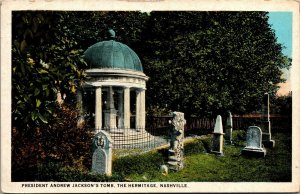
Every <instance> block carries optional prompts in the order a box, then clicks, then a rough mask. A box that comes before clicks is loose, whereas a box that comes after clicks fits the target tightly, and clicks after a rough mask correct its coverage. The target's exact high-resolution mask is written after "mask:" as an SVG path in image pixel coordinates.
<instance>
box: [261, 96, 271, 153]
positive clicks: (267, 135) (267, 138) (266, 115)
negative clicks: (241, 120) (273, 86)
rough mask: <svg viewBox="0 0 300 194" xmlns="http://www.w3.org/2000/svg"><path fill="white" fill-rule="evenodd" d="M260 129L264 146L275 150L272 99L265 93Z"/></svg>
mask: <svg viewBox="0 0 300 194" xmlns="http://www.w3.org/2000/svg"><path fill="white" fill-rule="evenodd" d="M260 128H261V130H262V143H263V144H264V146H265V147H268V148H274V147H275V141H274V140H272V139H271V122H270V99H269V94H268V93H265V94H264V97H263V103H262V113H261V124H260Z"/></svg>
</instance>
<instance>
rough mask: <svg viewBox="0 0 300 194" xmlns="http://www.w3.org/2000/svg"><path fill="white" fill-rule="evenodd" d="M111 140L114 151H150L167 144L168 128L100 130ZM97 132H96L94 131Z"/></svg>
mask: <svg viewBox="0 0 300 194" xmlns="http://www.w3.org/2000/svg"><path fill="white" fill-rule="evenodd" d="M102 130H104V131H106V132H108V133H109V134H110V136H111V138H112V139H113V141H114V142H113V148H114V149H152V148H155V147H159V146H162V145H166V144H168V143H169V137H168V130H169V128H168V127H165V128H163V129H161V130H157V129H154V128H102ZM96 132H97V130H96Z"/></svg>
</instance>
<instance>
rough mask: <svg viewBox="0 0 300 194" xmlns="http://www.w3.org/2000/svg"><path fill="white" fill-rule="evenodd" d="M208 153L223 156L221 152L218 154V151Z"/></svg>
mask: <svg viewBox="0 0 300 194" xmlns="http://www.w3.org/2000/svg"><path fill="white" fill-rule="evenodd" d="M210 153H212V154H215V155H217V156H224V153H223V152H218V151H210Z"/></svg>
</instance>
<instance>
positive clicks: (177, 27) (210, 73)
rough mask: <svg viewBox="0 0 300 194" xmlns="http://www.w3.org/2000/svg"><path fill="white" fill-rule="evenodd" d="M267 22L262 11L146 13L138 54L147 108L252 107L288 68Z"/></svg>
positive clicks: (238, 109)
mask: <svg viewBox="0 0 300 194" xmlns="http://www.w3.org/2000/svg"><path fill="white" fill-rule="evenodd" d="M267 20H268V15H267V13H265V12H151V14H150V19H149V25H150V26H151V28H150V29H148V30H149V31H148V32H147V34H146V35H147V36H146V38H145V39H146V41H145V43H146V44H144V45H145V47H144V48H145V53H144V55H143V56H142V57H141V58H142V59H143V60H144V67H145V72H146V74H147V75H148V76H150V78H151V79H150V80H149V81H148V85H147V86H148V90H147V97H148V99H147V101H148V106H149V107H150V109H153V108H155V109H157V107H160V108H162V109H164V108H165V107H166V106H168V108H169V109H170V110H180V111H182V112H185V113H186V114H187V116H190V115H193V114H194V115H200V114H202V115H203V114H204V115H210V114H211V113H213V114H215V115H216V114H221V113H224V112H225V111H226V110H228V109H229V110H231V111H232V112H235V113H245V112H251V111H253V110H257V109H258V108H259V105H260V100H261V97H262V96H263V93H265V92H269V93H271V94H273V95H274V94H275V93H276V91H277V89H278V86H276V84H278V83H280V82H283V81H284V80H283V79H282V78H281V77H280V76H281V74H282V72H281V68H283V67H289V66H290V60H289V59H288V58H287V57H285V56H283V54H282V52H281V51H282V46H281V45H280V44H279V43H277V42H276V37H275V34H274V32H273V31H272V30H271V28H270V26H269V24H268V21H267ZM146 51H147V52H146Z"/></svg>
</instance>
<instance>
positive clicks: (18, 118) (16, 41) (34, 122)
mask: <svg viewBox="0 0 300 194" xmlns="http://www.w3.org/2000/svg"><path fill="white" fill-rule="evenodd" d="M64 22H65V21H64V18H63V15H61V14H60V13H58V12H50V11H47V12H41V11H32V12H23V11H20V12H19V11H16V12H13V18H12V23H13V25H12V26H13V29H12V37H13V43H12V86H13V87H12V97H13V98H12V124H13V126H14V127H17V128H22V129H28V128H31V127H33V128H34V127H36V126H39V125H40V124H42V123H47V122H48V120H49V119H51V118H53V116H55V115H56V111H57V110H59V108H58V107H57V103H56V98H57V93H58V92H61V93H62V95H63V94H71V93H75V90H76V86H78V85H79V84H80V82H81V80H82V78H83V71H82V70H81V69H80V67H82V66H84V65H85V62H84V60H83V59H82V58H81V55H82V51H81V50H79V49H77V48H76V45H77V42H76V41H75V40H74V39H73V38H72V37H70V36H68V33H69V31H70V29H68V28H66V26H65V25H64Z"/></svg>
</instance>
